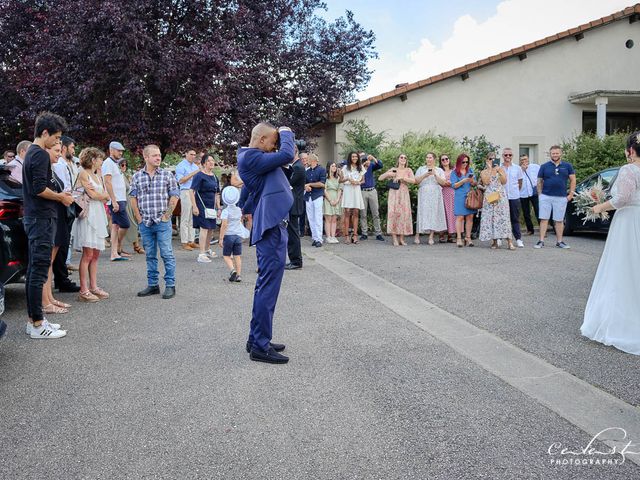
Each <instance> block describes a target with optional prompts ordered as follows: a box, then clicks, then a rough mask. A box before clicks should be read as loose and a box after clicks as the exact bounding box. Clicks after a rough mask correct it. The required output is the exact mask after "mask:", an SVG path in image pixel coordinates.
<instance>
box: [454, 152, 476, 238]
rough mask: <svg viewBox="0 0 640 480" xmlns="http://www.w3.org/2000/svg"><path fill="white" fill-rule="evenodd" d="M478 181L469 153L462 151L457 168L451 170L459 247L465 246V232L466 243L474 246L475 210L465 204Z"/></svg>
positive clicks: (457, 161)
mask: <svg viewBox="0 0 640 480" xmlns="http://www.w3.org/2000/svg"><path fill="white" fill-rule="evenodd" d="M476 185H477V182H476V181H475V180H474V179H473V169H472V168H471V165H470V160H469V155H467V154H466V153H461V154H460V155H458V159H457V160H456V168H455V169H454V170H453V172H451V186H452V187H453V189H454V190H455V197H454V199H453V214H454V215H455V216H456V243H457V245H458V247H463V246H464V245H463V243H462V233H463V232H464V231H466V233H465V239H464V241H465V244H466V245H467V247H473V242H472V241H471V228H472V227H473V215H474V214H475V213H476V211H475V210H471V209H468V208H467V207H466V205H465V202H466V200H467V195H468V194H469V191H470V190H471V187H475V186H476Z"/></svg>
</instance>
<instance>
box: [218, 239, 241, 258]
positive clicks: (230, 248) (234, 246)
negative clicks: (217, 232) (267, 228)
mask: <svg viewBox="0 0 640 480" xmlns="http://www.w3.org/2000/svg"><path fill="white" fill-rule="evenodd" d="M222 255H223V256H224V257H230V256H231V255H234V256H240V255H242V238H240V235H225V236H224V240H223V241H222Z"/></svg>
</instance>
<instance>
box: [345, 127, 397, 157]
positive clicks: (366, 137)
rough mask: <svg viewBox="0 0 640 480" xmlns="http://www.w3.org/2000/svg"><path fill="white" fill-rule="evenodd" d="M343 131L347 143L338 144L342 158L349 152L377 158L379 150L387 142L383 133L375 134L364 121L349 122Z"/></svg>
mask: <svg viewBox="0 0 640 480" xmlns="http://www.w3.org/2000/svg"><path fill="white" fill-rule="evenodd" d="M346 125H347V128H346V130H345V132H344V133H345V136H346V137H347V141H346V142H343V143H341V144H340V154H341V155H342V158H347V155H349V152H365V153H369V154H371V155H373V156H374V157H376V158H377V157H378V155H380V148H381V147H382V145H383V144H384V143H385V141H386V140H387V134H386V133H385V132H380V133H375V132H373V130H371V127H369V125H367V122H365V121H364V120H349V121H348V122H347V123H346Z"/></svg>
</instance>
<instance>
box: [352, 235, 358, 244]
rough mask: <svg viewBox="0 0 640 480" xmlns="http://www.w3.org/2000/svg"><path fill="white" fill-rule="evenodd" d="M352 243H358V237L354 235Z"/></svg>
mask: <svg viewBox="0 0 640 480" xmlns="http://www.w3.org/2000/svg"><path fill="white" fill-rule="evenodd" d="M351 242H352V243H358V235H354V236H353V238H352V239H351Z"/></svg>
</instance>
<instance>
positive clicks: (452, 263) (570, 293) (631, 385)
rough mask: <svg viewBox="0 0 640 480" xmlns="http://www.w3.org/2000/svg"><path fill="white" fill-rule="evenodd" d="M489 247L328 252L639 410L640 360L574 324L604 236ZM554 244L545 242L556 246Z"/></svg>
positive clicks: (369, 244) (369, 246)
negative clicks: (543, 244) (540, 244)
mask: <svg viewBox="0 0 640 480" xmlns="http://www.w3.org/2000/svg"><path fill="white" fill-rule="evenodd" d="M425 240H426V238H423V239H422V242H423V243H426V242H425ZM535 240H537V239H534V237H524V241H525V243H526V247H525V248H524V249H517V250H516V251H509V250H507V249H500V250H491V249H490V248H489V243H488V242H486V243H484V244H481V243H480V242H477V241H476V242H475V243H476V246H475V247H473V248H463V249H460V248H456V246H455V245H454V244H436V245H433V246H429V245H425V244H421V245H413V243H409V245H408V246H407V247H404V248H395V247H393V246H392V245H391V243H390V242H386V243H385V244H381V242H378V241H375V240H374V241H371V240H367V241H366V242H360V244H358V245H357V246H348V245H337V246H332V247H330V248H332V249H333V251H335V253H337V254H338V255H340V256H341V257H343V258H345V259H347V260H349V261H351V262H353V263H355V264H356V265H359V266H361V267H364V268H366V269H367V270H370V271H371V272H373V273H375V274H377V275H379V276H380V277H382V278H384V279H385V280H388V281H390V282H392V283H394V284H396V285H398V286H401V287H403V288H405V289H407V290H408V291H410V292H412V293H414V294H415V295H418V296H420V297H422V298H424V299H425V300H427V301H429V302H431V303H433V304H435V305H437V306H439V307H441V308H443V309H445V310H447V311H448V312H451V313H453V314H455V315H457V316H459V317H461V318H463V319H465V320H467V321H468V322H470V323H472V324H474V325H476V326H478V327H480V328H483V329H485V330H488V331H490V332H492V333H494V334H496V335H498V336H499V337H501V338H502V339H504V340H507V341H509V342H511V343H513V344H514V345H516V346H518V347H519V348H521V349H523V350H526V351H528V352H530V353H533V354H534V355H536V356H538V357H541V358H543V359H545V360H547V361H548V362H549V363H551V364H553V365H555V366H556V367H559V368H562V369H564V370H566V371H568V372H569V373H572V374H573V375H575V376H577V377H579V378H581V379H583V380H585V381H587V382H588V383H590V384H592V385H595V386H598V387H600V388H602V389H604V390H605V391H608V392H609V393H611V394H613V395H615V396H617V397H618V398H621V399H622V400H624V401H626V402H627V403H630V404H632V405H636V406H639V405H640V389H639V388H638V386H639V385H640V357H638V356H634V355H629V354H626V353H623V352H621V351H619V350H616V349H615V348H613V347H606V346H604V345H601V344H599V343H596V342H592V341H591V340H589V339H587V338H585V337H583V336H582V335H581V334H580V326H581V325H582V319H583V314H584V307H585V305H586V303H587V298H588V297H589V291H590V289H591V283H592V281H593V277H594V275H595V271H596V268H597V266H598V262H599V260H600V255H601V253H602V250H603V248H604V243H605V238H604V237H603V236H601V235H580V236H571V237H566V241H567V243H569V244H570V245H571V247H572V248H571V249H570V250H562V249H559V248H556V247H549V246H547V247H545V248H543V249H540V250H536V249H534V248H532V246H533V244H534V243H535ZM554 243H555V242H547V244H552V245H553V244H554Z"/></svg>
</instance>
